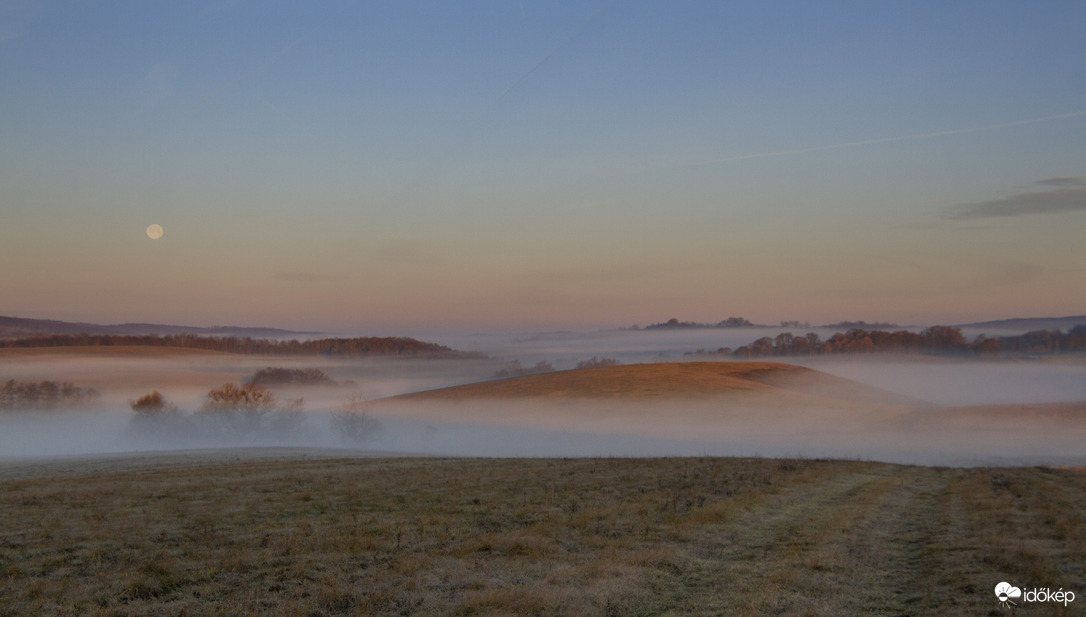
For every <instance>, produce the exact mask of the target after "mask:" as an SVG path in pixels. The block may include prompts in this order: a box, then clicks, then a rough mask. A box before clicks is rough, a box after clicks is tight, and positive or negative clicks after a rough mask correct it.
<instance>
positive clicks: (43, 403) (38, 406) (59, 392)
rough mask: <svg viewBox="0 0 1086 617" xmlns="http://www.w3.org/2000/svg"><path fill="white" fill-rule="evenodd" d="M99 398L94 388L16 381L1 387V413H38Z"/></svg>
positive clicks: (53, 382) (48, 382) (10, 380)
mask: <svg viewBox="0 0 1086 617" xmlns="http://www.w3.org/2000/svg"><path fill="white" fill-rule="evenodd" d="M97 397H98V391H97V390H95V389H94V388H80V387H77V386H73V385H72V384H70V383H67V382H64V383H57V382H55V381H16V380H14V379H9V380H8V381H7V382H5V383H4V385H3V386H2V387H0V411H37V410H44V409H56V408H58V407H69V406H76V405H83V404H86V403H88V402H90V401H92V400H94V399H96V398H97Z"/></svg>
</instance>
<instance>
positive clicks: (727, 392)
mask: <svg viewBox="0 0 1086 617" xmlns="http://www.w3.org/2000/svg"><path fill="white" fill-rule="evenodd" d="M722 396H732V397H734V396H743V397H747V398H750V397H754V398H776V399H782V400H783V399H790V400H792V401H793V402H802V401H803V400H804V399H807V398H816V399H820V401H821V402H826V401H829V400H836V401H840V402H850V403H866V404H888V405H903V406H919V405H923V403H922V402H920V401H916V400H914V399H910V398H907V397H904V396H900V395H897V394H893V393H890V392H886V391H883V390H880V389H878V388H873V387H870V386H865V385H863V384H860V383H857V382H854V381H851V380H848V379H843V378H841V377H836V376H833V375H829V374H827V373H823V372H821V371H816V370H814V369H809V368H805V367H802V366H795V365H791V364H781V363H776V362H672V363H657V364H630V365H619V366H600V367H593V368H586V369H575V370H569V371H557V372H553V373H543V374H537V375H527V376H523V377H512V378H509V379H501V380H495V381H485V382H478V383H471V384H465V385H460V386H452V387H447V388H439V389H436V390H427V391H424V392H415V393H412V394H406V395H401V396H398V397H394V399H395V400H399V401H437V400H458V401H464V400H472V399H479V400H502V399H521V400H531V399H545V400H546V399H550V400H554V399H589V400H602V399H614V400H631V399H633V400H661V399H710V398H717V397H722ZM387 400H391V399H387Z"/></svg>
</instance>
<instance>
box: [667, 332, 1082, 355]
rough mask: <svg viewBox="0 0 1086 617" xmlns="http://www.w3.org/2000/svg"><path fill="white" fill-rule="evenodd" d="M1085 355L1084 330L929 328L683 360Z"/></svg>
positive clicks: (785, 337) (777, 341) (797, 341)
mask: <svg viewBox="0 0 1086 617" xmlns="http://www.w3.org/2000/svg"><path fill="white" fill-rule="evenodd" d="M1076 351H1086V325H1079V326H1075V327H1074V328H1071V329H1070V330H1068V331H1067V332H1063V331H1060V330H1037V331H1033V332H1027V333H1025V334H1021V335H1016V336H1000V337H989V336H987V335H984V334H981V335H979V336H977V337H976V339H974V340H973V341H969V340H967V339H966V337H965V335H964V334H962V331H961V329H959V328H955V327H951V326H933V327H931V328H928V329H926V330H923V331H921V332H912V331H909V330H897V331H894V332H888V331H885V330H866V329H862V328H854V329H852V330H849V331H847V332H843V333H842V332H838V333H836V334H834V335H833V336H831V337H829V338H828V339H826V340H822V339H821V337H820V336H819V335H818V334H817V333H814V332H809V333H807V334H805V335H795V334H792V333H791V332H782V333H781V334H778V335H777V336H776V337H768V336H765V337H762V338H760V339H758V340H756V341H754V342H752V343H750V344H748V345H743V346H741V347H738V348H736V349H734V350H733V349H731V348H729V347H721V348H720V349H718V350H716V351H715V352H706V351H704V350H699V351H697V352H695V353H688V354H687V355H718V356H719V355H724V356H731V357H734V358H739V359H750V358H770V357H775V356H814V355H834V354H857V353H861V354H862V353H898V354H927V355H941V356H978V355H979V356H995V355H1002V354H1008V355H1027V354H1052V353H1064V352H1076Z"/></svg>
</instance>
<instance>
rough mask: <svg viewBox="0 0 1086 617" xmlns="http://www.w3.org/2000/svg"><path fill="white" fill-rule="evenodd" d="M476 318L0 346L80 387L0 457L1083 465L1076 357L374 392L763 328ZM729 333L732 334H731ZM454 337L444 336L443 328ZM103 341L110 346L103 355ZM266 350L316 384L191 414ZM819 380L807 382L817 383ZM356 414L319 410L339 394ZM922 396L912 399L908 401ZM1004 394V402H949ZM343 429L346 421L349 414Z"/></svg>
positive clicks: (871, 360) (12, 362)
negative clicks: (469, 356)
mask: <svg viewBox="0 0 1086 617" xmlns="http://www.w3.org/2000/svg"><path fill="white" fill-rule="evenodd" d="M582 334H583V333H552V334H539V335H523V336H511V335H503V336H495V337H490V338H488V337H486V336H484V335H479V336H477V337H475V338H473V339H471V340H468V339H469V338H470V337H465V338H464V340H461V341H452V340H448V341H447V340H441V341H438V342H441V343H443V344H452V346H454V347H459V348H461V349H465V350H468V351H483V352H484V353H487V354H489V355H490V358H489V359H480V360H421V359H420V360H409V359H397V360H381V359H368V360H337V359H329V358H320V357H292V358H274V357H263V356H243V355H233V354H218V353H176V354H175V353H163V352H162V351H161V350H159V351H156V352H155V353H153V354H150V355H146V356H144V355H139V354H136V355H124V354H122V353H121V352H119V351H117V352H110V351H103V350H96V351H94V352H93V353H91V352H88V353H87V354H86V355H80V354H79V353H75V352H66V353H58V352H48V353H46V352H41V353H37V352H34V353H20V354H12V355H6V356H4V355H0V382H3V381H6V380H9V379H15V380H26V381H33V380H53V381H57V382H70V383H72V384H74V385H76V386H79V387H87V388H94V389H95V390H97V391H98V392H99V397H98V398H97V399H96V401H95V402H93V404H90V405H86V406H83V407H79V408H73V409H58V410H51V411H50V410H38V411H33V412H0V458H13V457H18V458H23V457H50V456H61V455H79V454H94V453H118V452H131V451H159V450H171V449H200V448H235V447H268V446H288V447H303V448H352V449H356V450H358V451H360V452H375V453H376V452H380V453H402V454H412V455H450V456H697V455H714V456H750V455H761V456H805V457H846V458H861V459H871V460H880V461H890V462H900V463H920V464H950V465H975V464H1008V463H1014V464H1035V463H1053V464H1077V465H1081V464H1086V450H1084V449H1083V448H1082V447H1081V444H1082V443H1083V442H1084V437H1086V415H1084V414H1086V412H1084V411H1083V407H1084V406H1083V405H1078V406H1077V407H1076V406H1070V407H1067V408H1060V409H1055V410H1054V408H1037V407H1036V405H1034V404H1037V403H1063V402H1077V401H1086V361H1084V360H1083V359H1081V358H1078V357H1075V356H1068V357H1063V358H1054V359H1045V360H1003V361H998V360H997V361H988V360H977V361H961V360H948V359H942V358H925V357H899V358H893V357H885V356H865V357H862V358H840V357H836V358H813V359H799V358H785V359H782V360H784V361H787V362H790V363H793V364H802V365H805V366H808V367H810V368H813V369H815V370H818V371H823V372H825V373H829V374H831V375H836V376H839V377H845V378H848V379H851V380H854V381H856V382H859V383H861V384H865V385H868V386H873V387H875V388H880V389H882V390H886V391H888V392H890V393H895V394H900V395H905V396H907V397H910V398H912V399H915V400H916V401H917V404H916V405H915V406H913V407H910V408H905V407H900V406H899V407H897V408H895V410H894V411H892V412H889V411H887V410H886V409H876V407H874V406H873V407H864V406H863V405H851V406H848V407H846V408H841V407H835V406H834V405H832V404H827V405H826V406H824V407H821V408H820V407H819V406H818V405H814V406H807V407H804V406H802V405H801V406H790V407H786V408H781V407H779V406H774V405H766V406H759V405H758V404H756V403H751V402H750V401H747V402H745V403H743V404H739V403H737V402H736V401H734V400H730V401H729V400H726V399H721V400H715V401H708V400H690V399H683V398H682V397H681V396H676V397H674V398H672V399H659V400H656V399H654V400H651V401H650V400H638V399H636V398H631V397H627V398H625V399H622V400H593V401H586V400H568V399H561V400H548V399H547V398H546V397H541V398H539V399H538V400H530V401H529V400H517V401H504V402H503V401H494V400H488V401H476V402H465V401H427V402H425V403H411V404H402V403H401V404H396V405H386V404H384V403H383V402H382V401H381V400H380V399H384V398H386V397H392V396H396V395H399V394H405V393H411V392H419V391H423V390H430V389H433V388H439V387H444V386H450V385H457V384H465V383H473V382H482V381H486V380H489V379H490V378H491V377H492V376H493V375H494V374H495V372H497V371H498V370H499V369H501V368H502V367H505V366H507V365H508V364H509V363H510V362H511V361H513V360H518V361H520V363H521V365H523V366H532V365H533V364H534V363H536V362H540V361H544V362H549V363H553V365H554V368H556V369H559V370H561V369H566V368H571V367H572V366H574V365H576V363H577V362H578V361H581V360H586V359H588V358H591V357H594V356H598V357H601V358H615V359H617V360H619V361H621V362H622V363H624V364H629V363H632V362H660V361H665V362H677V361H683V360H686V359H688V358H687V357H686V356H684V355H683V354H684V353H686V352H688V351H696V350H698V349H709V350H711V349H715V347H714V346H733V345H734V344H735V341H739V342H744V343H745V342H749V340H748V339H750V336H751V335H752V334H758V335H759V336H764V335H765V332H764V330H761V329H759V330H756V331H754V332H751V331H747V330H746V329H740V330H739V331H728V330H726V331H711V330H710V331H694V332H645V331H640V332H626V331H610V332H602V333H589V334H587V335H582ZM732 339H735V341H733V340H732ZM457 342H459V343H460V344H459V345H457V344H455V343H457ZM109 353H114V355H111V356H104V355H103V354H109ZM269 366H276V367H287V368H292V369H307V370H308V369H319V370H320V371H323V372H324V373H325V374H326V375H327V376H328V377H329V378H330V380H331V381H332V382H334V385H321V386H302V385H292V384H288V385H280V386H275V387H273V388H272V390H273V392H274V393H275V394H276V396H277V397H278V398H279V400H280V402H282V403H283V404H286V403H287V402H289V401H292V400H295V399H303V400H304V403H303V404H301V405H300V406H299V407H298V408H297V409H295V410H294V411H295V412H296V414H294V415H292V416H290V417H286V416H284V417H282V418H280V420H281V421H279V422H272V421H271V420H272V419H273V418H271V417H269V418H268V419H267V421H266V422H264V423H263V424H262V425H261V426H259V428H258V429H253V430H246V431H238V430H234V429H229V430H228V427H227V428H224V426H223V425H221V423H220V424H219V425H216V424H215V423H214V422H213V421H212V419H211V418H199V417H198V416H199V415H200V414H199V412H200V410H201V408H202V406H203V405H204V403H205V400H206V397H207V394H208V392H209V390H210V389H212V388H216V387H219V386H222V385H223V384H226V383H233V384H242V383H244V382H245V381H246V380H247V379H250V378H251V377H252V376H253V375H254V374H255V373H256V372H257V371H260V370H261V369H265V368H267V367H269ZM152 391H158V392H161V393H162V395H163V396H164V397H165V399H166V400H168V401H169V402H170V404H172V405H174V406H176V407H177V408H178V410H179V411H180V412H181V415H182V416H183V420H184V421H183V422H181V423H177V424H174V425H168V424H163V425H160V426H155V427H149V426H138V425H137V424H138V423H137V422H134V417H135V416H136V414H135V413H134V412H133V411H132V409H131V408H130V403H131V402H132V401H134V400H136V399H137V398H139V397H141V396H144V395H146V394H148V393H150V392H152ZM822 394H825V393H821V394H819V396H821V395H822ZM352 400H355V401H356V402H357V401H368V402H365V403H364V405H363V406H361V407H358V409H357V410H358V411H360V412H362V413H364V415H365V418H366V419H368V420H369V421H371V422H370V424H367V425H366V430H365V431H361V432H358V431H356V432H355V433H354V434H349V433H350V432H351V429H349V428H344V425H343V423H342V422H340V423H338V424H337V420H336V418H337V413H339V412H342V410H343V409H344V406H345V405H347V404H349V403H350V401H352ZM925 404H927V405H925ZM977 405H1020V406H1024V407H1022V408H1021V409H1015V410H1012V411H1007V410H1002V411H1000V410H996V411H995V412H992V411H983V410H982V411H969V412H963V411H960V410H948V409H946V408H947V407H950V406H977ZM356 428H357V426H356Z"/></svg>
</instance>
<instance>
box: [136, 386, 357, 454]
mask: <svg viewBox="0 0 1086 617" xmlns="http://www.w3.org/2000/svg"><path fill="white" fill-rule="evenodd" d="M129 406H130V407H131V408H132V412H133V414H134V415H133V417H132V420H131V427H132V429H133V430H134V431H136V432H137V433H140V434H143V435H153V436H162V437H167V438H169V439H170V440H173V441H178V440H180V441H184V440H186V439H197V438H198V439H213V440H214V439H226V440H230V441H236V440H267V439H272V440H275V439H287V438H297V437H299V436H300V435H301V434H303V433H305V432H308V430H309V429H308V426H307V418H306V416H305V414H304V413H303V411H302V408H303V406H304V401H303V400H302V399H294V400H290V401H287V402H285V403H281V402H280V401H279V398H278V397H277V396H276V395H275V393H273V392H271V391H270V390H268V389H267V388H266V387H264V386H262V385H260V384H255V383H247V384H244V385H240V386H239V385H235V384H232V383H227V384H223V385H222V386H220V387H218V388H214V389H212V390H209V391H208V393H207V395H206V396H205V398H204V403H203V405H202V406H201V407H200V409H199V410H197V411H196V412H194V413H192V414H186V413H185V412H183V411H182V410H181V409H179V408H178V407H177V406H176V405H174V404H173V403H171V402H169V401H168V400H166V397H164V396H162V394H161V393H160V392H158V391H157V390H156V391H154V392H151V393H149V394H145V395H144V396H141V397H140V398H138V399H136V400H134V401H129ZM331 426H332V429H333V430H335V431H337V432H338V433H339V435H340V437H341V438H342V440H343V441H344V442H346V443H349V444H354V445H357V444H360V443H362V442H363V441H365V440H367V439H369V438H370V437H371V436H372V434H373V433H374V432H375V431H376V430H377V429H378V428H379V424H378V422H377V421H376V420H374V419H373V418H371V417H370V415H369V412H368V406H367V404H366V402H365V399H363V398H362V396H361V395H359V394H355V395H353V396H352V398H351V400H350V401H348V402H347V403H346V404H344V405H342V406H341V407H340V408H338V409H337V410H336V411H334V412H333V415H332V422H331Z"/></svg>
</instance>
